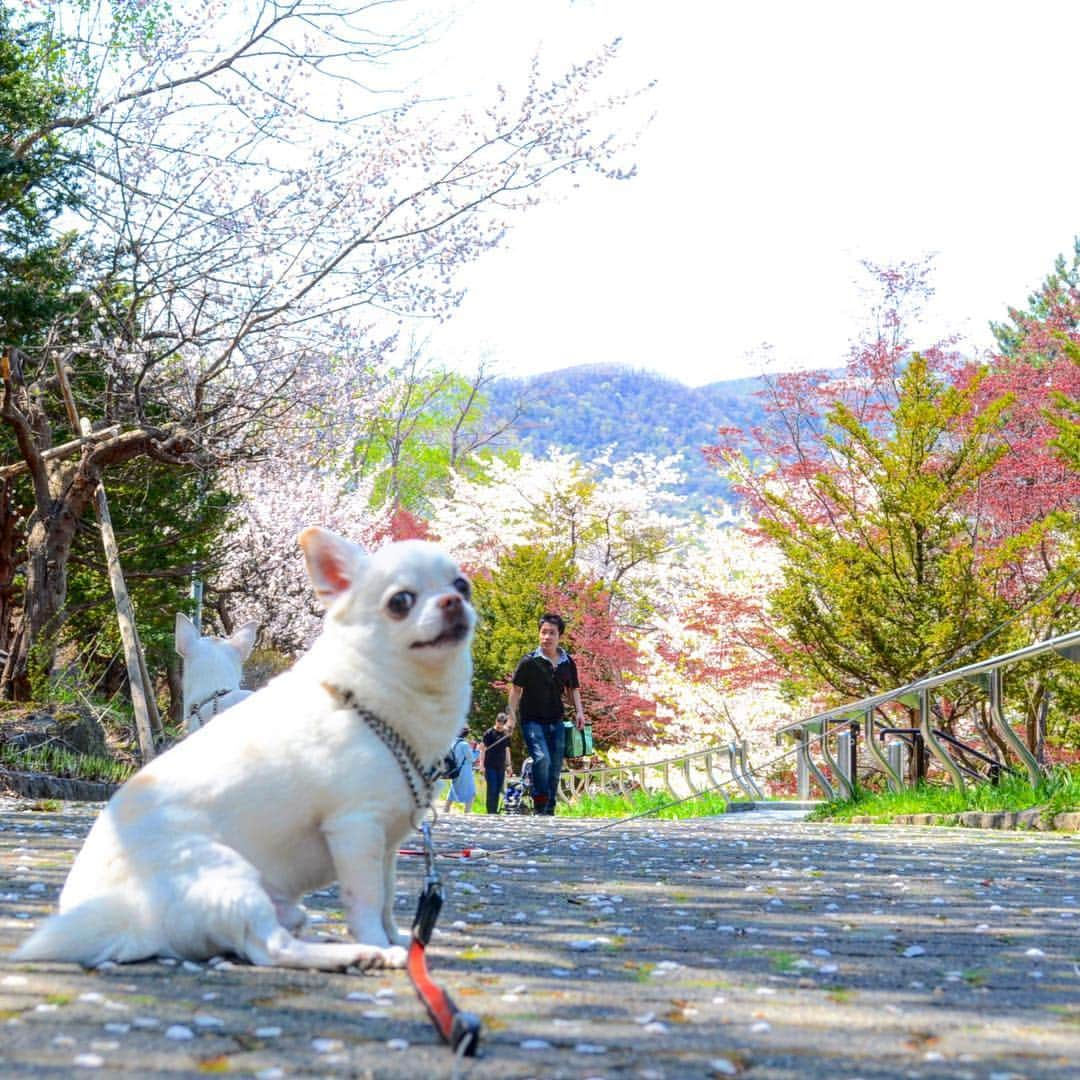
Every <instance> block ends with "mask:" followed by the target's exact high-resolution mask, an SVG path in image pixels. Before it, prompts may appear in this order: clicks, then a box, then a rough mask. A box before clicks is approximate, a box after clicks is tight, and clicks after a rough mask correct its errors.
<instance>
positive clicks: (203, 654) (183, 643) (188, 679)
mask: <svg viewBox="0 0 1080 1080" xmlns="http://www.w3.org/2000/svg"><path fill="white" fill-rule="evenodd" d="M258 632H259V624H258V623H256V622H247V623H244V625H243V626H241V627H240V628H239V629H238V630H237V631H236V632H235V633H234V634H232V635H231V636H230V637H227V638H219V637H200V636H199V631H198V630H196V629H195V624H194V623H193V622H192V621H191V620H190V619H189V618H188V617H187V616H186V615H185V614H184V613H183V612H182V611H178V612H177V613H176V639H175V640H176V651H177V652H178V653H179V654H180V655H181V656H182V657H183V660H184V677H183V683H182V685H183V699H184V727H185V730H186V731H187V733H188V734H189V735H190V734H191V732H193V731H198V730H199V728H201V727H202V726H203V724H205V723H206V722H207V721H208V720H213V718H214V717H215V716H217V714H218V713H220V712H224V711H225V710H226V709H227V708H229V707H230V706H231V705H237V704H239V703H240V702H241V701H243V700H244V698H247V697H251V693H252V692H251V691H250V690H241V689H240V676H241V675H242V673H243V669H244V661H245V660H246V659H247V658H248V657H249V656H250V655H251V650H252V648H253V647H254V645H255V635H256V634H257V633H258Z"/></svg>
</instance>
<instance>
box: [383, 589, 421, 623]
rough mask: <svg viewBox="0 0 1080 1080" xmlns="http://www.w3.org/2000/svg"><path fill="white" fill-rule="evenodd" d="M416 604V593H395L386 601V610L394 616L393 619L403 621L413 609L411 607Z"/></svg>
mask: <svg viewBox="0 0 1080 1080" xmlns="http://www.w3.org/2000/svg"><path fill="white" fill-rule="evenodd" d="M415 603H416V593H414V592H397V593H394V595H393V596H391V597H390V599H389V600H387V601H386V610H387V611H389V612H390V614H391V615H393V616H394V618H395V619H404V618H405V616H406V615H408V614H409V612H410V611H412V609H413V605H414V604H415Z"/></svg>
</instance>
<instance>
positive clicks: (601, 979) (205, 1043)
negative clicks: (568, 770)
mask: <svg viewBox="0 0 1080 1080" xmlns="http://www.w3.org/2000/svg"><path fill="white" fill-rule="evenodd" d="M95 811H96V807H87V806H79V805H75V804H70V805H67V806H65V807H64V808H63V809H62V810H61V811H60V812H30V811H28V810H25V809H16V808H14V807H9V808H7V810H6V811H4V810H3V808H0V853H2V867H0V1030H2V1038H0V1076H3V1077H5V1078H6V1077H35V1078H37V1077H69V1076H73V1075H80V1074H81V1073H82V1071H83V1070H91V1071H93V1070H96V1071H97V1072H98V1073H99V1074H100V1075H106V1076H126V1077H133V1076H138V1077H146V1076H163V1077H165V1076H167V1077H185V1076H201V1075H206V1074H213V1073H224V1074H229V1075H237V1076H256V1077H266V1078H269V1077H286V1076H320V1077H323V1076H326V1077H335V1076H349V1077H369V1076H370V1077H375V1078H402V1080H406V1078H408V1080H413V1078H416V1077H444V1076H446V1077H448V1076H451V1075H453V1073H454V1068H455V1066H454V1062H453V1060H452V1057H451V1055H450V1053H449V1051H448V1050H446V1049H445V1048H444V1047H442V1046H441V1045H439V1043H438V1041H437V1037H436V1035H435V1033H434V1030H433V1029H432V1028H431V1026H430V1025H429V1023H428V1021H427V1019H426V1017H425V1015H424V1013H423V1011H422V1009H421V1007H420V1005H419V1003H418V1002H417V1000H416V999H415V997H414V995H413V993H412V991H411V989H410V987H409V985H408V982H407V980H406V978H405V976H404V975H403V974H400V973H394V974H387V975H379V976H362V975H357V974H348V973H343V974H340V975H338V974H335V975H323V974H318V973H313V972H288V971H281V970H272V969H258V968H252V967H247V966H244V965H241V964H238V963H230V962H219V963H216V964H215V963H212V964H210V965H207V964H191V963H181V964H175V963H172V964H169V963H164V962H151V963H142V964H132V965H125V966H121V967H107V968H106V969H103V970H102V969H99V970H97V971H91V972H84V971H82V970H80V969H78V968H76V967H74V966H72V965H67V964H37V965H31V964H22V965H20V964H14V963H12V962H11V961H10V959H7V957H8V955H9V953H10V951H11V949H12V948H13V947H14V946H15V944H16V943H17V942H18V941H19V940H20V939H21V938H22V936H23V935H24V934H25V933H26V932H27V931H28V930H29V929H30V927H31V926H32V925H33V924H34V923H35V922H36V921H37V920H39V919H40V918H42V917H43V916H44V915H45V914H46V913H48V912H49V911H50V910H52V909H53V907H54V905H55V901H56V896H57V893H58V891H59V888H60V885H61V883H62V881H63V878H64V874H65V872H66V870H67V868H68V866H69V865H70V862H71V859H72V856H73V854H74V852H75V850H76V849H77V847H78V845H79V843H80V842H81V839H82V837H83V836H84V834H85V832H86V830H87V828H88V826H89V823H90V820H91V819H92V816H93V814H94V813H95ZM597 824H598V823H597V822H581V821H569V820H561V819H556V820H552V819H550V818H546V819H545V818H506V817H502V818H491V819H488V818H485V817H483V816H472V817H468V818H464V817H460V816H458V817H453V818H450V819H444V820H443V821H441V822H440V824H439V825H438V826H437V828H436V841H437V843H438V845H439V846H440V848H443V849H447V850H449V849H460V848H461V847H463V846H465V845H481V846H483V847H484V848H486V849H488V851H489V853H490V854H489V855H488V856H487V857H486V858H481V859H476V860H470V861H468V862H463V861H461V860H457V861H454V860H450V859H446V860H444V861H443V862H442V864H441V865H442V866H443V868H444V870H443V872H444V876H445V879H446V882H447V885H448V888H449V896H448V902H447V905H446V908H445V909H444V912H443V916H442V921H441V923H440V928H441V933H439V934H438V936H437V937H436V938H435V939H434V940H433V942H432V946H431V948H430V949H429V959H430V962H431V966H432V970H433V973H434V975H435V977H436V979H437V980H439V981H441V982H442V983H443V984H444V985H446V986H447V987H448V988H449V989H450V990H451V992H452V993H453V994H454V996H455V997H456V999H457V1001H458V1003H459V1005H461V1006H462V1007H464V1008H468V1009H470V1010H472V1011H474V1012H477V1013H479V1014H481V1016H482V1017H483V1019H484V1023H485V1041H484V1046H483V1052H482V1056H480V1057H479V1058H477V1059H474V1060H472V1061H465V1062H463V1063H461V1066H460V1070H459V1075H461V1076H463V1077H467V1078H470V1080H471V1078H476V1080H481V1078H487V1077H536V1078H540V1080H546V1078H554V1077H574V1078H589V1077H598V1078H599V1077H611V1078H616V1077H618V1078H621V1077H638V1078H641V1080H662V1078H663V1080H682V1078H697V1077H715V1076H746V1077H748V1078H750V1080H796V1078H798V1080H807V1078H811V1080H816V1078H822V1080H824V1078H826V1077H828V1078H830V1080H832V1078H853V1077H863V1078H865V1080H874V1078H880V1077H926V1078H933V1077H942V1078H944V1077H948V1078H949V1080H965V1078H973V1080H1007V1078H1013V1080H1020V1078H1032V1080H1034V1078H1054V1080H1065V1078H1066V1077H1070V1078H1074V1077H1076V1076H1077V1075H1080V1068H1078V1063H1080V933H1078V924H1080V899H1078V894H1080V841H1078V840H1077V838H1076V836H1075V835H1072V836H1064V835H1047V834H1028V833H998V832H981V831H977V830H972V829H942V828H935V829H928V828H900V827H883V826H877V827H865V826H864V827H857V826H849V827H838V826H826V825H813V824H807V823H805V822H801V821H797V820H779V819H778V818H777V817H774V816H770V815H766V814H762V813H758V814H731V815H727V816H725V817H718V818H711V819H705V820H698V821H693V822H662V823H658V822H653V821H649V820H643V821H638V822H634V823H630V824H628V825H623V826H619V827H618V828H614V829H611V828H609V829H605V830H603V831H595V832H592V833H585V832H584V830H585V829H588V828H591V827H595V826H596V825H597ZM419 863H420V860H418V859H415V858H408V857H405V858H403V859H402V864H403V865H402V872H401V875H400V879H399V895H398V907H399V910H400V916H399V918H400V920H401V921H402V922H403V923H408V921H409V918H410V917H411V913H412V910H413V908H414V905H415V897H416V895H417V893H418V890H419V883H420V878H421V871H422V868H421V866H420V865H419ZM310 907H311V908H312V910H313V912H314V914H315V916H316V918H317V919H318V920H319V923H320V926H319V928H320V929H322V930H324V931H326V932H329V933H342V932H343V927H342V922H341V912H340V909H339V903H338V899H337V894H336V892H335V891H333V890H328V891H326V892H324V893H321V894H318V895H315V896H313V897H311V898H310Z"/></svg>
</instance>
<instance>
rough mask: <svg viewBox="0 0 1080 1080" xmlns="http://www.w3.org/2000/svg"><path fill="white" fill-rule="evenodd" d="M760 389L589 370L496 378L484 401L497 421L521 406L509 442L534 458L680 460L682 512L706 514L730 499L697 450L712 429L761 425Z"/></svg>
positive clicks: (610, 368)
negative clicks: (560, 453) (604, 454)
mask: <svg viewBox="0 0 1080 1080" xmlns="http://www.w3.org/2000/svg"><path fill="white" fill-rule="evenodd" d="M760 388H761V382H760V380H758V379H756V378H750V379H733V380H730V381H728V382H717V383H712V384H710V385H709V386H700V387H691V386H685V385H684V384H683V383H680V382H677V381H676V380H674V379H666V378H664V377H663V376H660V375H656V374H653V373H652V372H646V371H641V370H636V369H634V368H629V367H622V366H620V365H617V364H592V365H584V366H581V367H572V368H565V369H563V370H562V371H554V372H547V373H545V374H543V375H534V376H532V377H529V378H519V379H508V378H504V379H498V380H496V381H495V382H494V383H492V384H491V386H490V387H489V394H490V397H491V410H492V412H493V413H495V414H496V415H498V414H504V415H505V413H506V411H507V410H508V409H510V408H512V407H513V405H514V403H515V402H516V401H518V400H521V401H522V402H523V404H524V406H525V415H524V416H523V417H522V418H521V419H520V420H519V421H518V423H517V424H516V425H515V427H514V430H513V433H512V437H511V439H510V442H511V443H512V444H517V445H519V446H520V447H521V448H522V449H524V450H527V451H529V452H530V453H532V454H535V455H538V456H539V455H543V454H544V453H545V452H546V451H547V448H548V447H549V446H557V447H561V448H562V449H565V450H570V451H573V452H574V453H576V454H578V455H579V456H580V457H581V458H582V459H583V460H588V459H590V458H591V457H594V456H595V455H596V454H597V453H599V452H600V451H601V450H603V449H605V448H607V447H609V446H612V445H614V446H615V447H616V450H615V457H616V458H620V457H624V456H629V455H630V454H634V453H649V454H655V455H656V456H657V457H663V456H666V455H668V454H682V455H683V468H684V469H685V471H686V474H687V482H686V484H685V486H684V487H683V489H682V491H681V492H680V493H681V494H683V495H685V496H686V497H687V507H688V509H705V508H707V507H708V506H709V505H710V504H712V503H714V502H715V501H716V500H717V499H724V500H728V499H730V493H729V491H728V487H727V484H726V483H725V482H724V480H723V479H722V478H721V477H720V476H719V475H718V474H717V472H716V470H715V469H713V468H712V467H710V466H709V465H708V464H707V463H706V462H705V459H704V457H703V455H702V453H701V448H702V447H703V446H709V445H713V444H714V443H715V442H716V431H717V429H718V428H721V427H728V426H731V427H740V428H743V429H746V428H748V427H751V426H753V425H754V424H757V423H759V422H760V420H761V418H762V409H761V402H760V400H759V399H758V398H757V397H755V396H754V394H755V391H757V390H759V389H760Z"/></svg>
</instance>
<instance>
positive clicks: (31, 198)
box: [0, 7, 76, 347]
mask: <svg viewBox="0 0 1080 1080" xmlns="http://www.w3.org/2000/svg"><path fill="white" fill-rule="evenodd" d="M57 60H58V57H57V51H56V48H55V46H54V45H53V44H52V42H51V39H50V38H49V35H48V33H47V31H46V29H45V28H44V27H43V26H42V25H40V24H31V25H29V26H20V25H16V24H15V20H14V17H13V14H12V11H11V9H10V8H8V7H0V344H2V345H5V346H7V345H16V346H20V347H23V346H25V345H26V344H27V343H28V341H29V339H30V338H31V337H32V335H33V333H34V331H35V330H36V329H37V328H39V327H40V326H42V325H44V324H45V323H46V322H48V321H49V320H51V319H54V318H55V317H56V316H57V315H59V314H60V313H62V312H63V310H64V309H65V308H68V307H70V305H71V298H70V297H68V296H67V295H66V290H67V287H68V285H69V284H70V281H71V278H72V271H71V266H70V262H69V256H70V248H71V245H72V238H71V237H70V236H63V237H59V238H57V237H54V236H51V235H50V228H51V227H52V224H53V221H54V219H55V218H56V217H57V215H58V214H59V213H60V212H61V211H62V210H63V209H64V208H65V207H67V206H71V205H73V204H74V201H75V186H74V180H73V172H74V169H75V165H76V159H74V158H73V157H72V156H71V155H70V154H68V153H67V152H66V151H64V150H63V149H62V148H61V146H60V143H59V140H58V139H57V138H56V137H55V136H53V135H46V136H44V137H42V138H37V139H35V138H33V136H34V134H35V133H36V132H38V131H39V130H41V129H43V128H46V127H47V126H48V124H49V122H50V120H51V118H52V117H53V116H54V115H55V114H56V113H57V112H59V111H61V110H62V109H63V108H64V106H65V104H66V103H67V100H68V96H69V95H68V92H67V91H66V90H65V88H64V84H63V79H62V78H61V76H60V74H59V73H58V72H57V70H56V65H57Z"/></svg>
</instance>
